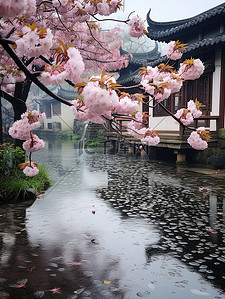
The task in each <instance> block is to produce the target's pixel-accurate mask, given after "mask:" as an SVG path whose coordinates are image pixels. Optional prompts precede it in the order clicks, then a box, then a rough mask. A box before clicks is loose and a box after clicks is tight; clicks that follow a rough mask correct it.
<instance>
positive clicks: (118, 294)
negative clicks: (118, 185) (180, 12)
mask: <svg viewBox="0 0 225 299" xmlns="http://www.w3.org/2000/svg"><path fill="white" fill-rule="evenodd" d="M2 213H3V211H1V213H0V214H2ZM1 218H2V219H1V220H2V222H1V227H2V232H1V234H0V236H1V238H0V240H1V242H0V261H1V263H0V264H1V271H0V278H1V280H2V281H0V298H11V299H15V298H16V299H24V298H42V295H43V293H42V292H43V291H44V292H45V295H44V298H49V297H48V296H50V295H51V293H50V292H49V291H48V290H50V289H53V288H55V287H56V288H60V291H61V295H58V297H57V298H71V299H74V298H81V297H79V296H83V297H85V296H86V297H89V296H90V298H96V299H97V298H99V299H101V298H123V296H124V290H123V289H122V288H121V286H120V282H119V280H118V277H119V276H120V274H119V271H120V269H119V260H118V259H117V258H115V257H111V256H104V257H102V260H101V267H100V268H99V269H98V268H96V263H95V261H96V259H97V258H99V256H98V252H99V251H100V248H99V247H100V245H99V244H98V243H97V242H95V240H91V239H90V240H89V239H88V236H87V240H86V248H85V247H84V248H83V247H82V246H80V244H79V242H78V241H77V240H76V239H72V240H70V241H69V242H70V245H68V246H70V248H69V251H70V252H71V250H72V260H71V261H66V259H67V257H66V256H65V252H64V250H65V248H66V245H65V246H64V247H60V246H59V245H58V244H55V245H53V246H50V247H49V248H47V249H46V248H42V247H41V246H40V245H39V244H33V245H32V244H31V243H30V241H29V237H28V234H27V230H26V228H25V222H26V207H25V206H23V205H19V206H16V207H9V208H7V209H5V210H4V217H1ZM2 236H4V237H5V240H6V237H7V236H14V238H13V242H11V244H10V246H9V244H8V245H7V244H6V242H4V240H3V237H2ZM67 242H68V240H67V239H66V238H65V243H67ZM81 248H83V249H81ZM6 251H7V254H8V256H7V258H4V254H6ZM70 257H71V256H70ZM3 278H4V279H3ZM26 279H27V282H26V286H25V287H21V288H20V287H18V286H19V285H20V283H18V284H17V282H19V281H24V280H26ZM106 279H108V280H110V284H108V285H107V284H104V280H106ZM3 282H4V283H3ZM1 284H2V287H1ZM7 294H8V295H7ZM4 296H5V297H4Z"/></svg>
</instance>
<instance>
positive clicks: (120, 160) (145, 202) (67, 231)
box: [0, 141, 225, 299]
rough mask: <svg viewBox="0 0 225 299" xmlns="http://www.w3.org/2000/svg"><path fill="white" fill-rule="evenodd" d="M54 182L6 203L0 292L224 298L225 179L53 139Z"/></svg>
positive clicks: (46, 159)
mask: <svg viewBox="0 0 225 299" xmlns="http://www.w3.org/2000/svg"><path fill="white" fill-rule="evenodd" d="M35 158H36V159H35V160H37V162H39V163H46V164H47V166H48V168H49V172H50V173H51V177H52V179H53V180H54V181H55V185H54V186H52V187H51V188H50V189H48V190H47V191H46V192H45V193H44V194H43V195H41V196H39V198H37V200H36V201H35V202H30V203H26V204H17V205H8V206H0V298H11V299H20V298H21V299H23V298H29V299H30V298H62V299H74V298H84V299H85V298H86V299H90V298H91V299H102V298H106V299H111V298H121V299H122V298H124V299H133V298H152V299H164V298H166V299H167V298H174V299H180V298H182V299H194V298H201V297H205V298H210V299H211V298H216V299H221V298H222V299H224V298H225V184H224V179H223V178H216V177H214V178H212V177H210V176H207V175H203V174H198V173H197V172H195V173H193V172H191V171H188V170H187V169H186V170H185V169H180V168H176V167H175V166H172V165H165V164H162V163H159V162H152V161H150V162H147V161H140V160H137V159H135V158H126V157H121V156H119V157H118V156H110V155H101V154H97V153H95V154H92V155H87V154H83V155H79V151H78V150H76V149H75V148H74V145H73V144H70V143H65V142H64V143H63V142H58V141H53V142H47V146H46V150H44V151H42V152H40V153H37V154H36V155H35Z"/></svg>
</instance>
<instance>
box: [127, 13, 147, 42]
mask: <svg viewBox="0 0 225 299" xmlns="http://www.w3.org/2000/svg"><path fill="white" fill-rule="evenodd" d="M128 25H129V26H130V27H129V30H128V34H129V35H130V36H132V37H140V36H142V35H143V34H145V24H144V21H143V20H142V19H141V18H140V17H139V16H134V17H133V18H132V19H131V20H130V21H129V22H128Z"/></svg>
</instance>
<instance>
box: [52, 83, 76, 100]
mask: <svg viewBox="0 0 225 299" xmlns="http://www.w3.org/2000/svg"><path fill="white" fill-rule="evenodd" d="M57 95H58V96H59V97H61V98H63V99H65V100H68V101H72V100H73V99H74V98H75V97H76V96H77V93H76V91H75V90H73V89H72V90H71V89H69V90H68V89H64V88H62V86H60V87H59V89H58V92H57Z"/></svg>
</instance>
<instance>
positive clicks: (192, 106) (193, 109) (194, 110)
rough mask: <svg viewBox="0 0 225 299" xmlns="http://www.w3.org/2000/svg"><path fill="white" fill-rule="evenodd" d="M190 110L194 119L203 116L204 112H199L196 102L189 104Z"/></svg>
mask: <svg viewBox="0 0 225 299" xmlns="http://www.w3.org/2000/svg"><path fill="white" fill-rule="evenodd" d="M188 110H190V111H191V113H192V114H193V117H194V118H198V117H200V116H201V115H202V111H201V110H199V109H198V108H197V107H196V104H195V102H194V101H192V100H190V101H189V102H188Z"/></svg>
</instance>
